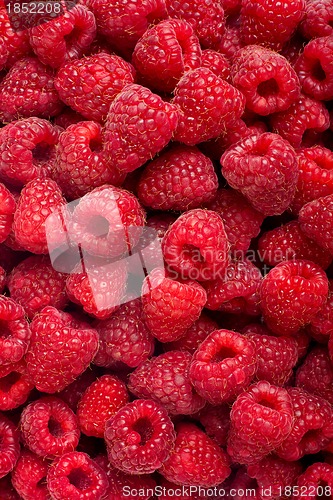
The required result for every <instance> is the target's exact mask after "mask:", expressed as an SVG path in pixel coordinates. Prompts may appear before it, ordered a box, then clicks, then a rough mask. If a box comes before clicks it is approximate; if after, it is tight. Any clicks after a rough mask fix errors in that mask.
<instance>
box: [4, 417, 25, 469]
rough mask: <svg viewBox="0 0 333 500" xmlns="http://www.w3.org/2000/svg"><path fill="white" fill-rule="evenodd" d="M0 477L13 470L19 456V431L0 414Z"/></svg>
mask: <svg viewBox="0 0 333 500" xmlns="http://www.w3.org/2000/svg"><path fill="white" fill-rule="evenodd" d="M0 439H1V453H0V478H1V477H4V476H5V475H6V474H8V473H9V472H10V471H11V470H13V468H14V466H15V464H16V462H17V460H18V458H19V456H20V433H19V431H18V430H17V428H16V425H15V424H13V422H12V421H11V420H9V418H7V417H5V415H3V414H1V415H0Z"/></svg>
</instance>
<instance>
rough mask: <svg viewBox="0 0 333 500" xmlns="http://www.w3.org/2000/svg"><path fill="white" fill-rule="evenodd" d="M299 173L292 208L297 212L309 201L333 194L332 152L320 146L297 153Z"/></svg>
mask: <svg viewBox="0 0 333 500" xmlns="http://www.w3.org/2000/svg"><path fill="white" fill-rule="evenodd" d="M297 156H298V164H299V175H298V182H297V189H296V193H295V197H294V199H293V202H292V205H291V207H292V210H293V212H294V213H296V214H297V213H298V212H299V211H300V209H301V208H302V207H303V206H304V205H305V204H306V203H308V202H309V201H313V200H316V199H317V198H320V197H321V196H327V195H329V194H333V152H332V151H330V150H329V149H327V148H324V147H322V146H313V147H312V148H304V149H302V150H300V151H299V152H298V153H297Z"/></svg>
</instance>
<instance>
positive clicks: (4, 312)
mask: <svg viewBox="0 0 333 500" xmlns="http://www.w3.org/2000/svg"><path fill="white" fill-rule="evenodd" d="M0 328H1V337H0V365H6V364H10V363H17V362H18V361H20V360H21V359H22V357H23V356H24V355H25V353H26V352H27V349H28V345H29V340H30V337H31V330H30V327H29V324H28V322H27V320H26V318H25V311H24V309H23V307H22V306H20V305H19V304H17V303H16V302H15V301H14V300H13V299H11V298H9V297H5V296H4V295H0Z"/></svg>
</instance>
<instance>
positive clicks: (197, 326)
mask: <svg viewBox="0 0 333 500" xmlns="http://www.w3.org/2000/svg"><path fill="white" fill-rule="evenodd" d="M217 329H218V324H217V323H216V322H215V321H214V320H212V319H211V318H210V317H209V316H207V315H206V314H205V313H202V314H201V315H200V317H199V318H198V319H197V320H196V321H195V322H194V323H193V325H192V326H190V328H189V329H188V330H186V332H185V333H184V335H182V337H180V339H179V340H175V341H174V342H168V343H166V344H164V349H165V350H166V351H185V352H189V353H190V354H194V353H195V351H196V350H197V349H198V347H199V346H200V344H201V343H202V341H203V340H205V338H206V337H208V335H209V334H210V333H212V332H213V331H214V330H217Z"/></svg>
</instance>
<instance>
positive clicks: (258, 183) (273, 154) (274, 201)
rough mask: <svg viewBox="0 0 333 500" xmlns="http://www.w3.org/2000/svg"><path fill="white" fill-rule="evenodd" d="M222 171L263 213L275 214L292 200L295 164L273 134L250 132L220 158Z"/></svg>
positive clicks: (285, 145)
mask: <svg viewBox="0 0 333 500" xmlns="http://www.w3.org/2000/svg"><path fill="white" fill-rule="evenodd" d="M221 165H222V174H223V176H224V177H225V178H226V180H227V181H228V183H229V184H230V186H231V187H232V188H234V189H237V190H238V191H240V192H241V193H242V194H243V195H244V196H245V197H246V198H247V199H248V200H249V201H250V203H251V204H252V205H253V207H254V208H255V209H256V210H258V211H259V212H261V213H263V214H264V215H279V214H281V213H282V212H284V211H285V210H286V209H287V208H288V206H289V204H290V202H291V201H292V199H293V196H294V194H295V189H296V183H297V176H298V166H297V158H296V154H295V151H294V150H293V148H292V147H291V146H290V145H289V144H288V142H287V141H285V140H284V139H282V138H281V137H280V136H278V135H277V134H271V133H270V132H267V133H264V134H261V135H257V134H253V135H250V136H248V137H245V139H243V140H241V141H240V142H238V143H237V144H236V145H234V146H231V147H230V148H229V149H228V150H227V151H226V152H225V153H224V154H223V155H222V158H221Z"/></svg>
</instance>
